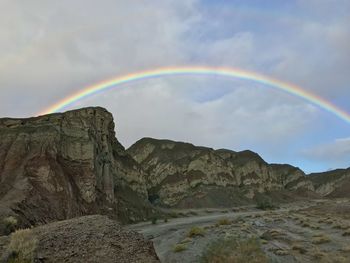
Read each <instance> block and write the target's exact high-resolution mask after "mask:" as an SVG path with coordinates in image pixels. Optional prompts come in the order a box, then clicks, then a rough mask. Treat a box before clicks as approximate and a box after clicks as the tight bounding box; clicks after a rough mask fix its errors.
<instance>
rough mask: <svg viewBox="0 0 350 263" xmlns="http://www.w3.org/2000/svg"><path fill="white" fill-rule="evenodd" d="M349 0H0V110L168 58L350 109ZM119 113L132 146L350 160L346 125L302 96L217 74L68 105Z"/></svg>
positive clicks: (290, 159)
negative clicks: (179, 144) (256, 77)
mask: <svg viewBox="0 0 350 263" xmlns="http://www.w3.org/2000/svg"><path fill="white" fill-rule="evenodd" d="M349 14H350V1H348V0H291V1H280V0H252V1H246V0H230V1H224V0H219V1H218V0H216V1H214V0H202V1H199V0H198V1H197V0H186V1H179V0H152V1H140V0H128V1H119V0H113V1H112V0H110V1H109V0H101V1H92V0H60V1H47V0H31V1H25V0H0V91H1V96H0V116H3V117H5V116H6V117H28V116H33V115H36V114H38V112H41V111H42V110H43V109H45V108H47V107H48V106H50V105H52V104H54V103H55V102H57V101H59V100H61V99H63V98H64V97H66V96H67V95H69V94H72V93H74V92H76V91H78V90H80V89H83V88H84V87H86V86H89V85H92V84H94V83H96V82H100V81H103V80H106V79H110V78H113V77H117V76H120V75H122V74H125V73H131V72H135V71H140V70H145V69H153V68H156V67H161V66H175V65H179V66H180V65H183V66H189V65H207V66H215V67H217V66H225V67H237V68H241V69H245V70H250V71H254V72H258V73H261V74H266V75H268V76H271V77H274V78H277V79H280V80H283V81H287V82H291V83H294V84H297V85H299V86H301V87H303V88H304V89H305V90H308V91H310V92H313V93H315V94H317V95H319V96H321V97H323V98H325V99H326V100H328V101H330V102H332V103H334V104H336V105H337V106H338V107H340V108H342V109H344V110H345V111H347V112H350V87H349V81H350V44H349V43H350V26H349V25H350V15H349ZM90 105H91V106H93V105H99V106H103V107H105V108H107V109H108V110H109V111H111V112H112V113H113V115H114V116H115V121H116V130H117V137H118V139H119V140H120V141H121V142H122V144H124V146H126V147H128V146H130V145H131V144H132V143H134V142H135V141H136V140H138V139H140V138H142V137H145V136H149V137H156V138H167V139H173V140H181V141H189V142H192V143H194V144H197V145H205V146H210V147H214V148H229V149H233V150H243V149H251V150H253V151H256V152H258V153H259V154H260V155H261V156H262V157H263V158H264V159H265V160H267V161H269V162H278V163H291V164H293V165H295V166H298V167H301V168H302V169H303V170H305V171H306V172H313V171H322V170H328V169H332V168H338V167H349V166H350V124H349V123H346V122H344V121H343V120H341V119H339V118H337V117H336V116H335V115H332V114H331V113H329V112H326V111H324V110H322V109H320V108H318V107H316V106H314V105H312V104H310V103H308V102H305V101H304V100H301V99H300V98H297V97H293V96H291V95H289V94H286V93H284V92H282V91H277V90H275V89H272V88H270V87H266V86H263V85H261V84H257V83H254V82H252V81H242V80H235V79H227V78H220V77H213V76H201V77H198V76H182V77H179V76H177V77H167V78H158V79H152V80H145V81H142V82H140V81H139V82H136V83H130V84H127V85H123V86H119V87H117V88H115V89H112V90H109V91H108V92H104V93H101V94H99V95H95V96H92V97H89V98H87V99H84V100H81V101H79V102H78V103H76V104H74V105H71V106H70V107H69V108H67V109H72V108H77V107H83V106H90Z"/></svg>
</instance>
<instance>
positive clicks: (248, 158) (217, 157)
mask: <svg viewBox="0 0 350 263" xmlns="http://www.w3.org/2000/svg"><path fill="white" fill-rule="evenodd" d="M127 151H128V153H129V154H130V155H131V156H132V157H133V158H134V159H135V160H136V161H137V162H138V163H139V164H140V165H141V167H142V168H143V169H144V171H145V172H146V176H147V179H146V183H147V188H148V192H149V198H150V201H151V202H153V203H159V204H161V205H164V206H170V207H171V206H177V207H193V206H203V207H205V206H229V205H233V204H235V203H238V204H242V203H249V202H251V201H252V199H254V198H258V197H259V196H260V195H261V194H267V193H272V192H278V191H279V192H283V191H284V192H287V191H289V192H292V191H297V190H301V189H303V190H305V192H308V191H313V190H314V186H313V184H312V182H311V181H310V180H308V179H307V178H306V176H305V174H304V173H303V171H301V170H300V169H299V168H296V167H293V166H290V165H279V164H268V163H266V162H265V161H264V160H263V159H262V158H261V157H260V156H259V155H258V154H256V153H254V152H251V151H242V152H234V151H230V150H224V149H222V150H214V149H211V148H206V147H197V146H194V145H192V144H189V143H182V142H174V141H169V140H156V139H151V138H144V139H141V140H140V141H138V142H136V143H135V144H134V145H132V146H131V147H130V148H129V149H128V150H127Z"/></svg>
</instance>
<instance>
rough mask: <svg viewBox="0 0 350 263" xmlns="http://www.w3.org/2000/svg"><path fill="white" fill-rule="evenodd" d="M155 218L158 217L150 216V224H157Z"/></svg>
mask: <svg viewBox="0 0 350 263" xmlns="http://www.w3.org/2000/svg"><path fill="white" fill-rule="evenodd" d="M157 220H158V219H157V218H156V217H152V219H151V222H152V225H155V224H157Z"/></svg>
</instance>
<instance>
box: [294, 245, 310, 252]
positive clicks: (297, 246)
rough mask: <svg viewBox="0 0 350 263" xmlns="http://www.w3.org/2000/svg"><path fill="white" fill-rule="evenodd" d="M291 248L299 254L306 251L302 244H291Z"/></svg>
mask: <svg viewBox="0 0 350 263" xmlns="http://www.w3.org/2000/svg"><path fill="white" fill-rule="evenodd" d="M292 249H293V250H295V251H298V252H299V253H300V254H306V253H307V249H306V248H305V247H304V246H303V245H302V244H294V245H292Z"/></svg>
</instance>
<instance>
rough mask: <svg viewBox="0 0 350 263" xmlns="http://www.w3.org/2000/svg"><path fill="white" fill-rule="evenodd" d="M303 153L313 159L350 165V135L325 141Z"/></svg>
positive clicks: (345, 165)
mask: <svg viewBox="0 0 350 263" xmlns="http://www.w3.org/2000/svg"><path fill="white" fill-rule="evenodd" d="M303 154H304V155H305V156H306V157H308V158H310V159H313V160H317V161H321V162H322V161H323V162H324V161H326V162H328V163H330V162H333V163H335V164H337V165H338V166H339V165H340V166H342V167H350V161H349V160H350V137H347V138H339V139H335V140H334V141H332V142H329V143H323V144H321V145H318V146H315V147H312V148H311V149H307V150H304V152H303Z"/></svg>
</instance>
